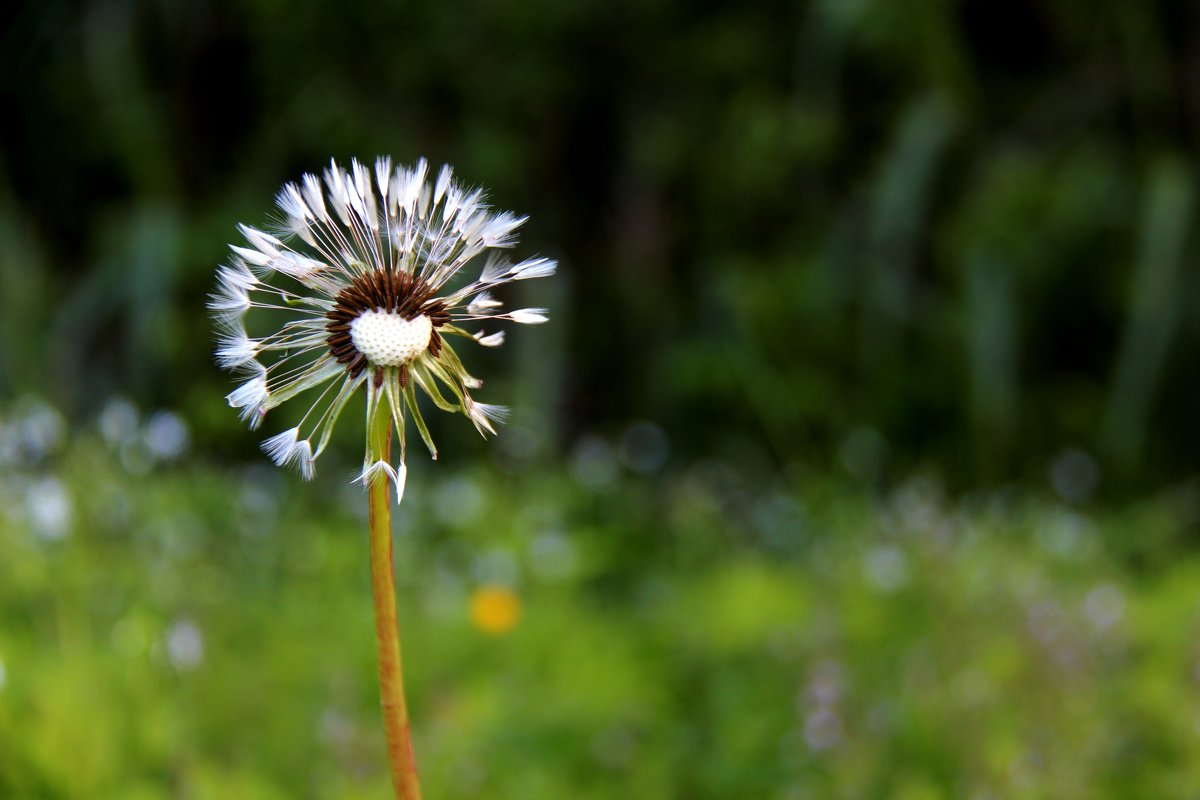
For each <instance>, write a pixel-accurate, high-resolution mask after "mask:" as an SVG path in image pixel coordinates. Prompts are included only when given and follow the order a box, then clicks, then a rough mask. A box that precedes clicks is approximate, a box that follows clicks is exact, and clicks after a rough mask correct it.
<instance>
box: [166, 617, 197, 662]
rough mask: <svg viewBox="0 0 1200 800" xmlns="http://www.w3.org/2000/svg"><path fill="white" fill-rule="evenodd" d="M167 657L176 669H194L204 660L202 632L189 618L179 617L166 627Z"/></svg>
mask: <svg viewBox="0 0 1200 800" xmlns="http://www.w3.org/2000/svg"><path fill="white" fill-rule="evenodd" d="M166 645H167V657H168V658H169V659H171V663H172V664H173V665H174V666H175V668H176V669H185V670H186V669H194V668H196V667H198V666H200V663H201V662H202V661H204V634H203V633H202V632H201V631H200V628H199V627H197V625H196V623H194V622H192V621H191V620H190V619H179V620H176V621H175V622H173V623H172V624H171V627H170V628H168V629H167V637H166Z"/></svg>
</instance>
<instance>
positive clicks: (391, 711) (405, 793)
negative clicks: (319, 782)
mask: <svg viewBox="0 0 1200 800" xmlns="http://www.w3.org/2000/svg"><path fill="white" fill-rule="evenodd" d="M379 405H380V411H381V412H383V414H382V418H381V415H380V414H376V418H375V420H374V421H373V425H372V438H373V439H374V440H375V441H374V442H373V445H374V449H375V451H376V453H378V457H379V458H380V459H382V460H387V459H388V457H389V455H390V450H391V444H392V426H391V424H390V419H388V417H387V414H386V411H387V409H386V405H385V404H384V403H380V404H379ZM369 502H370V524H371V592H372V594H373V595H374V598H375V643H376V646H377V649H378V657H379V697H380V702H381V704H382V706H383V727H384V733H385V735H386V737H387V753H388V763H389V764H390V765H391V770H392V785H393V786H394V787H395V790H396V798H397V800H420V798H421V787H420V786H419V785H418V783H417V765H416V761H415V760H414V758H413V747H412V733H411V731H410V730H409V724H408V705H407V703H406V702H405V700H404V668H403V664H402V662H401V660H400V631H399V623H398V620H397V616H396V585H395V576H394V574H393V571H392V513H391V505H390V503H391V480H390V479H389V478H388V476H387V474H386V473H384V472H379V473H377V474H376V475H375V478H374V479H373V480H372V481H371V486H370V491H369Z"/></svg>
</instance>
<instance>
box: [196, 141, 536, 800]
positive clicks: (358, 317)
mask: <svg viewBox="0 0 1200 800" xmlns="http://www.w3.org/2000/svg"><path fill="white" fill-rule="evenodd" d="M276 203H277V205H278V207H279V210H280V212H281V214H280V215H279V218H278V220H277V224H275V225H274V226H271V227H269V228H268V229H260V228H254V227H251V226H248V225H239V226H238V229H239V231H240V232H241V234H242V236H243V237H244V239H245V241H244V242H242V243H239V244H235V245H231V246H230V247H231V250H232V251H233V255H232V257H231V258H230V260H229V262H228V263H226V264H224V265H223V266H221V267H220V268H219V269H218V270H217V289H216V291H215V292H214V293H213V294H212V296H211V297H210V300H209V309H210V310H211V312H212V314H213V316H214V318H215V320H216V325H217V330H218V343H217V353H216V356H217V361H218V363H219V364H220V365H221V366H223V367H225V368H226V369H229V370H232V371H233V372H235V373H236V374H237V375H239V376H240V380H241V385H239V386H238V387H237V388H235V389H234V390H233V391H231V392H230V393H229V394H228V395H227V397H226V400H227V401H228V403H229V405H230V406H232V407H233V408H234V409H236V410H237V411H238V413H239V415H240V416H241V418H242V420H244V421H245V422H247V423H248V424H249V425H250V427H251V428H255V429H256V428H258V427H259V426H260V425H261V424H262V423H263V420H264V418H265V417H266V415H267V414H268V413H269V412H270V411H272V410H273V409H275V408H277V407H279V406H281V405H283V404H284V403H287V402H289V401H293V400H294V399H295V402H297V403H299V400H298V399H297V398H301V397H305V398H309V399H307V400H305V404H306V406H307V408H306V410H305V407H304V406H303V405H302V406H301V409H302V410H303V411H304V413H303V415H302V416H301V418H300V421H299V422H298V423H297V424H296V425H294V426H293V427H291V428H289V429H287V430H284V431H282V432H279V433H276V434H275V435H273V436H270V437H269V438H267V439H266V440H265V441H264V442H263V450H264V451H265V453H266V454H267V456H268V457H269V458H270V459H271V460H272V461H274V462H275V463H276V464H278V465H279V466H287V467H293V468H295V469H297V470H298V471H299V472H300V474H301V475H302V476H303V477H304V478H306V479H307V478H311V477H312V476H313V474H314V472H315V469H316V461H317V459H318V458H319V457H320V456H321V454H322V453H323V452H324V451H325V449H326V447H327V446H328V445H329V443H330V441H331V438H332V434H333V430H334V427H335V425H336V424H337V421H338V419H339V417H340V416H341V415H342V413H343V411H345V409H346V408H347V406H348V405H349V403H350V401H351V399H352V398H353V397H354V396H355V395H356V394H357V393H358V391H359V389H363V390H364V393H365V395H366V404H365V405H366V419H367V437H366V446H365V449H364V457H363V465H362V469H361V471H360V472H359V474H358V476H357V480H359V481H361V482H362V483H363V484H364V485H365V486H367V487H368V490H369V500H368V502H369V508H370V512H371V513H370V519H371V522H370V525H371V567H372V585H373V592H374V596H375V611H376V635H377V639H378V644H379V669H380V681H381V688H382V696H383V707H384V719H385V729H386V733H387V738H388V753H389V757H390V758H391V764H392V774H393V781H394V783H395V786H396V793H397V797H403V798H413V797H419V796H420V790H419V788H418V787H417V783H416V772H415V768H414V767H413V764H412V754H411V743H410V739H409V732H408V716H407V710H406V707H405V701H404V694H403V688H402V681H401V668H400V650H399V638H398V635H397V634H396V609H395V596H394V589H393V581H392V574H391V569H392V565H391V534H390V501H389V499H388V498H389V494H390V491H389V489H390V487H394V488H395V496H396V502H397V503H399V502H400V500H401V498H402V497H403V493H404V484H405V477H406V475H407V466H406V457H407V446H406V428H407V422H408V420H409V418H411V420H412V424H413V427H414V428H415V429H416V431H417V433H418V434H419V436H420V437H421V440H422V441H423V442H424V444H425V446H426V447H427V448H428V450H429V452H430V454H431V455H432V457H433V458H435V459H436V458H437V447H436V445H435V444H434V442H433V439H432V437H431V436H430V434H429V428H428V426H427V425H426V423H425V420H424V418H423V416H422V410H421V405H422V403H423V402H428V403H431V404H432V405H433V406H434V407H436V408H438V409H441V410H443V411H450V412H457V413H461V414H463V415H464V416H466V418H467V419H468V420H470V422H471V423H472V424H473V425H474V426H475V428H476V429H477V430H478V431H479V432H480V433H481V434H482V435H484V436H486V435H488V434H494V433H495V432H496V425H498V424H500V423H502V422H503V421H504V419H505V417H506V415H507V410H506V409H504V408H503V407H501V406H497V405H491V404H488V403H482V402H479V401H478V400H476V399H475V398H474V396H473V395H472V392H473V391H475V390H478V389H479V388H480V387H481V386H482V385H483V382H482V381H481V380H479V379H478V378H476V377H474V376H472V375H471V374H470V373H468V372H467V369H466V367H464V366H463V362H462V360H461V359H460V358H459V356H458V353H457V352H456V351H455V349H454V346H453V344H452V342H458V341H465V342H468V343H471V344H477V345H481V346H483V347H497V346H499V345H500V344H502V343H503V341H504V331H503V330H496V329H493V327H492V325H493V323H496V322H502V321H508V322H516V323H521V324H526V325H535V324H539V323H543V322H546V321H547V319H548V317H547V316H546V310H545V309H541V308H520V309H515V310H511V311H506V310H504V307H503V305H502V303H501V302H500V301H499V300H498V299H496V297H495V295H494V290H495V289H496V288H497V287H499V286H502V285H504V284H507V283H510V282H512V281H520V280H528V279H531V278H542V277H546V276H549V275H553V274H554V271H555V268H556V264H555V262H554V261H553V260H551V259H548V258H541V257H538V258H531V259H528V260H525V261H514V260H512V259H510V258H508V257H507V255H506V253H507V251H508V250H509V249H510V248H512V247H513V245H514V244H515V243H516V231H517V229H518V228H519V227H520V226H521V225H522V224H523V223H524V222H525V217H521V216H517V215H515V214H512V213H509V212H507V211H494V210H492V209H491V208H490V207H489V206H488V205H487V204H486V203H485V201H484V195H483V191H482V190H480V189H473V188H468V187H465V186H463V185H462V184H460V183H459V182H458V181H457V180H455V179H454V176H453V173H452V170H451V168H450V167H449V166H444V167H442V168H441V170H440V171H439V172H438V173H437V175H436V177H431V175H430V173H429V168H428V164H427V163H426V162H425V161H424V160H423V159H422V160H420V161H418V162H417V163H416V165H414V166H412V167H404V166H399V167H395V168H393V165H392V162H391V160H390V159H388V158H380V159H378V160H377V161H376V162H375V165H374V169H371V168H369V167H367V166H366V165H364V164H362V163H360V162H358V161H352V162H351V164H350V169H349V170H345V169H343V168H341V167H340V166H338V164H337V163H336V162H330V165H329V168H328V169H327V170H325V172H324V175H323V179H322V178H319V177H317V176H316V175H312V174H307V175H304V176H303V178H302V179H301V180H300V181H298V182H296V183H288V184H286V185H284V187H283V189H282V190H281V191H280V192H279V194H278V195H277V197H276ZM475 270H478V271H477V272H475ZM467 271H470V272H472V273H473V275H472V277H471V279H469V280H464V279H462V278H461V276H462V275H463V274H464V273H465V272H467ZM258 318H261V319H262V321H263V322H266V321H267V320H268V318H271V319H274V320H275V324H274V325H273V326H271V327H270V328H269V329H264V330H265V332H262V333H259V332H258V329H257V328H253V329H248V327H247V321H248V320H249V321H250V322H257V321H258ZM251 330H255V333H254V335H251ZM421 398H424V399H421ZM393 435H395V437H396V438H397V439H398V441H399V458H398V460H396V461H395V462H393V460H392V455H391V453H392V448H391V444H392V438H393Z"/></svg>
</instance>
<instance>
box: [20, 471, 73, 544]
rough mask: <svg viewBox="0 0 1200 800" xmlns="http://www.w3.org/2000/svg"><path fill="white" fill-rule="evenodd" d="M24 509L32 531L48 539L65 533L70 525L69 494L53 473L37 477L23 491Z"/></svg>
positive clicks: (59, 536) (60, 536) (70, 507)
mask: <svg viewBox="0 0 1200 800" xmlns="http://www.w3.org/2000/svg"><path fill="white" fill-rule="evenodd" d="M25 511H26V514H27V515H28V517H29V523H30V526H31V527H32V528H33V532H34V533H35V534H36V535H37V536H39V537H41V538H42V539H46V540H48V541H57V540H58V539H62V538H63V537H64V536H66V535H67V531H68V529H69V528H70V525H71V511H72V503H71V495H70V494H68V492H67V487H66V486H64V485H63V482H62V481H60V480H59V479H58V478H55V477H54V476H53V475H47V476H46V477H44V478H39V479H37V480H35V481H33V482H32V483H30V484H29V487H28V489H26V491H25Z"/></svg>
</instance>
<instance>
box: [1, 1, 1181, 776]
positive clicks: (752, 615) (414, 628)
mask: <svg viewBox="0 0 1200 800" xmlns="http://www.w3.org/2000/svg"><path fill="white" fill-rule="evenodd" d="M1198 11H1200V9H1198V8H1197V7H1196V5H1195V4H1194V3H1193V2H1190V0H1173V1H1168V0H1160V1H1159V2H1129V1H1128V0H1126V1H1121V0H1112V1H1111V2H1083V0H1064V1H1063V2H1054V3H1051V2H1040V3H1039V2H1032V1H1031V0H1015V2H1009V3H998V2H989V0H810V2H797V3H769V2H761V3H759V2H755V3H741V4H735V3H724V4H722V3H700V2H681V1H680V0H649V1H648V2H620V0H618V1H617V2H612V1H611V0H610V1H609V2H597V1H596V0H582V1H581V2H569V3H550V2H543V1H542V0H500V1H499V2H493V3H488V4H479V5H469V4H458V3H427V4H417V3H391V2H383V3H343V4H332V3H330V4H298V3H284V2H280V1H279V0H236V1H235V2H229V3H214V2H204V1H203V0H186V1H185V2H166V1H165V0H158V2H135V1H134V0H125V1H124V2H123V1H121V0H108V1H106V2H102V1H100V0H92V1H90V2H89V1H87V0H77V2H70V3H68V2H61V1H60V0H44V1H43V2H18V3H16V4H14V5H9V6H6V7H5V9H4V10H3V11H0V21H2V23H3V27H2V33H0V91H2V92H3V94H2V95H0V97H2V98H3V100H4V103H3V111H2V112H0V116H2V119H0V142H2V154H0V798H9V797H12V798H110V797H111V798H147V799H148V798H251V799H253V798H326V797H337V798H343V797H344V798H360V797H361V798H378V797H386V796H388V792H389V791H390V790H389V788H388V779H387V774H386V766H385V764H384V761H383V745H382V734H381V726H380V723H379V715H378V700H377V694H376V685H375V674H374V661H373V657H374V655H373V653H374V651H373V647H374V643H373V639H372V622H371V616H370V615H371V606H370V599H369V598H370V594H369V583H368V574H367V559H366V538H365V521H364V510H365V503H364V497H363V495H362V492H361V490H360V489H358V488H357V487H353V486H350V485H349V483H348V481H349V479H350V478H351V477H352V475H353V474H354V467H355V465H356V464H357V463H358V461H359V459H360V458H361V452H360V451H358V450H356V448H358V447H360V444H359V443H360V442H361V423H357V424H359V426H360V427H359V430H357V431H356V430H355V427H354V426H355V424H356V423H355V422H353V421H351V422H349V423H348V424H344V425H343V426H342V427H343V428H344V430H342V431H341V432H340V435H339V437H338V438H339V440H340V443H339V445H338V446H336V447H334V448H332V449H333V450H334V451H336V452H331V453H329V454H327V455H326V456H323V457H322V459H321V464H320V474H319V475H318V478H317V480H316V481H315V482H314V483H312V484H303V483H302V482H301V481H300V480H299V479H298V478H297V477H296V476H295V475H293V474H290V473H283V472H280V471H278V470H276V469H274V468H273V467H272V466H271V465H270V464H269V462H268V461H267V460H266V458H265V457H264V456H262V455H261V454H260V453H259V452H258V450H257V444H258V440H259V439H260V438H262V435H263V434H270V433H274V432H277V430H276V429H274V428H272V427H271V425H272V423H271V422H270V421H269V420H268V422H267V424H266V426H265V427H264V430H263V431H261V432H260V433H259V434H253V433H250V432H248V431H245V430H244V429H243V428H242V427H241V426H240V425H239V424H238V423H237V420H236V416H235V414H234V413H233V412H232V411H230V410H229V409H228V408H227V407H225V404H224V402H223V400H222V396H223V395H224V394H225V393H226V392H227V391H229V389H230V388H231V382H230V380H229V378H228V376H226V375H224V374H222V373H220V372H219V371H218V370H217V369H216V368H215V366H213V364H212V349H213V348H212V342H211V339H212V334H211V330H210V324H209V321H208V317H207V314H206V312H205V310H204V302H205V295H206V293H207V292H208V291H210V290H211V289H212V287H213V282H214V270H215V267H216V265H217V264H218V263H220V262H221V261H222V260H224V259H225V257H226V252H227V251H226V245H227V243H228V242H230V241H234V240H235V239H236V232H235V229H234V225H235V223H237V222H245V223H249V224H261V223H263V222H265V221H266V220H267V217H268V214H269V213H270V212H271V209H272V201H273V196H274V193H275V191H276V190H277V189H278V187H279V185H280V184H282V183H283V182H284V181H287V180H294V179H296V178H297V177H298V176H299V175H300V174H301V173H302V172H305V171H317V170H319V169H321V168H323V167H324V165H325V164H326V163H327V162H328V159H329V158H330V157H331V156H333V157H336V158H338V159H339V160H342V161H345V160H348V159H349V158H350V157H352V156H358V157H361V158H365V159H372V158H373V157H374V156H375V155H377V154H388V155H391V156H393V157H394V158H395V159H396V160H397V161H399V162H400V163H409V162H412V161H413V160H415V159H416V158H417V157H419V156H427V157H428V158H429V159H430V160H431V161H432V162H433V163H434V164H437V163H440V162H443V161H445V162H449V163H452V164H453V165H454V166H455V167H456V170H457V172H458V174H459V175H460V176H461V177H462V178H463V179H464V180H467V181H469V182H472V183H476V184H480V185H483V186H486V187H488V190H489V192H490V197H491V199H492V202H493V203H494V204H495V205H496V206H498V207H500V208H504V209H512V210H514V211H516V212H519V213H522V214H529V215H530V221H529V222H528V223H527V225H526V226H525V228H524V231H523V236H522V241H521V243H520V245H519V247H518V251H517V252H518V253H519V254H520V255H522V256H526V255H533V254H542V255H547V256H551V257H554V258H557V259H559V261H560V262H561V275H560V276H559V277H556V278H554V279H552V280H549V281H535V282H532V283H534V284H544V285H540V286H536V285H534V286H531V285H528V284H521V285H519V288H520V290H521V291H522V292H524V294H521V293H520V292H517V293H514V294H510V296H509V299H512V300H514V301H517V302H519V303H520V304H524V305H546V306H549V307H550V308H551V309H552V318H553V321H552V322H551V324H550V325H547V326H543V327H541V328H537V329H520V330H516V331H512V332H511V333H510V337H509V342H510V344H509V345H508V346H506V348H505V349H503V350H501V351H498V352H497V351H489V352H487V353H486V354H483V355H480V354H478V353H471V354H468V357H469V358H471V360H470V362H469V363H470V364H471V366H472V371H473V372H475V373H477V374H480V375H482V376H484V377H485V378H486V379H487V383H488V386H487V389H486V391H484V392H483V393H482V395H481V397H482V399H484V400H486V401H487V402H495V403H504V404H508V405H511V406H513V407H514V419H513V421H512V424H511V425H509V426H508V427H507V428H505V429H504V430H503V431H502V432H501V435H500V436H499V437H498V439H497V440H496V441H495V442H490V443H486V444H485V443H481V442H480V441H479V440H478V438H477V437H476V436H475V434H474V433H473V431H471V430H470V426H469V425H468V424H467V423H466V422H465V421H464V420H463V419H461V418H454V419H443V418H441V417H444V415H439V418H437V419H436V422H435V425H436V430H435V431H434V433H435V436H436V437H437V438H438V440H439V443H440V444H441V445H442V448H441V449H442V453H443V457H442V459H441V460H440V461H439V462H437V463H432V462H427V461H424V460H422V459H414V460H413V462H412V463H411V464H410V466H411V471H410V479H409V489H408V493H407V495H406V498H405V502H404V506H403V507H402V508H401V509H400V511H399V512H398V513H397V518H396V523H395V527H396V537H397V538H396V547H397V552H396V561H397V573H398V581H399V584H400V585H399V600H400V605H401V618H402V626H403V637H404V642H405V647H406V661H407V672H408V679H409V694H410V703H411V706H412V711H413V717H414V723H415V737H416V748H417V755H418V760H419V764H420V765H421V768H422V771H423V776H424V781H425V785H426V795H427V796H428V797H430V798H468V797H472V798H474V797H522V798H555V799H556V800H557V799H558V798H564V797H579V798H609V797H614V798H615V797H648V798H657V797H662V798H673V797H674V798H689V799H692V798H779V799H780V800H801V799H803V798H831V797H837V798H901V800H934V799H936V798H970V799H971V800H991V799H992V798H1068V799H1069V798H1081V799H1082V798H1134V797H1146V798H1167V797H1195V796H1196V794H1195V793H1196V792H1197V791H1198V787H1200V762H1197V761H1196V759H1195V757H1194V756H1195V753H1196V752H1198V751H1200V750H1198V748H1200V552H1198V550H1197V547H1196V537H1197V534H1198V524H1200V480H1198V472H1197V469H1196V460H1195V453H1196V450H1197V448H1196V443H1197V440H1198V437H1200V417H1198V416H1197V414H1196V413H1195V407H1196V398H1197V397H1198V396H1200V372H1198V371H1197V369H1196V368H1195V364H1196V363H1197V362H1198V357H1200V322H1198V320H1200V315H1198V314H1196V313H1195V312H1196V311H1197V309H1198V308H1200V295H1198V290H1200V286H1198V285H1197V271H1196V270H1195V269H1194V268H1192V265H1193V264H1194V262H1195V258H1196V255H1197V246H1198V242H1197V237H1196V236H1195V235H1194V234H1193V228H1194V225H1193V223H1194V221H1195V220H1196V219H1197V213H1196V205H1197V198H1196V196H1195V195H1196V190H1197V183H1196V179H1197V152H1196V141H1197V130H1198V126H1200V14H1198V13H1197V12H1198ZM360 403H361V401H360ZM348 416H351V415H348Z"/></svg>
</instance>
